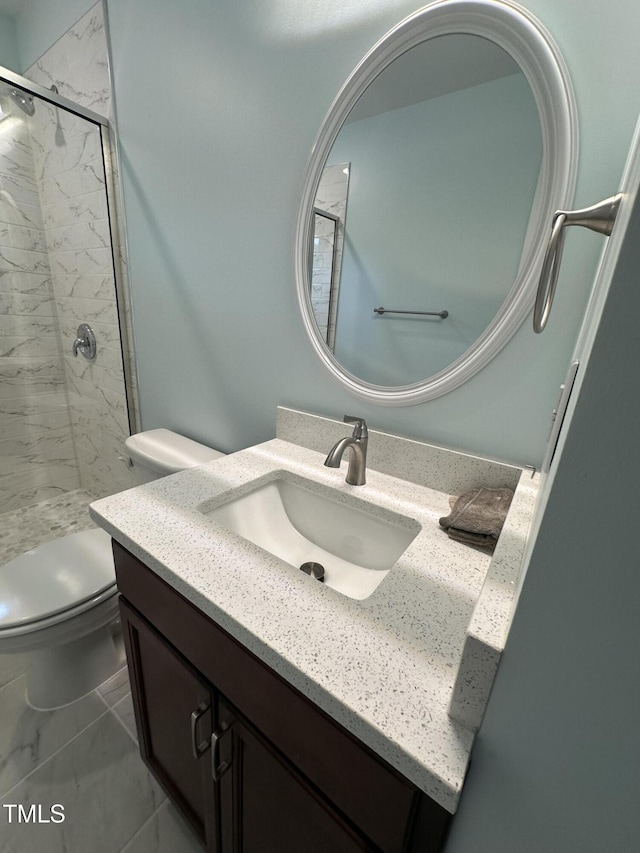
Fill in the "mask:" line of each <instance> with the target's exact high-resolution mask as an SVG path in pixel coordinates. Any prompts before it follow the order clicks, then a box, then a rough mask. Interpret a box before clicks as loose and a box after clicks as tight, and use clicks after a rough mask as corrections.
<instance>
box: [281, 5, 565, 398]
mask: <svg viewBox="0 0 640 853" xmlns="http://www.w3.org/2000/svg"><path fill="white" fill-rule="evenodd" d="M576 128H577V121H576V112H575V102H574V98H573V92H572V88H571V83H570V80H569V76H568V73H567V71H566V68H565V66H564V63H563V60H562V58H561V56H560V54H559V52H558V50H557V48H556V46H555V45H554V43H553V41H552V40H551V37H550V36H549V35H548V33H546V31H545V30H544V29H543V28H542V26H541V25H540V24H539V22H537V21H536V20H535V19H534V18H533V17H532V16H530V15H529V14H528V13H527V12H526V11H525V10H524V9H522V8H521V7H517V6H513V5H511V4H509V3H505V2H495V0H468V2H466V0H445V2H439V3H434V4H432V5H430V6H427V7H426V8H424V9H422V10H420V11H419V12H417V13H416V14H414V15H412V16H411V17H409V18H407V19H406V20H404V21H403V22H402V23H400V24H399V25H398V26H397V27H395V28H394V29H393V30H391V31H390V32H389V33H388V34H387V35H386V36H385V37H384V38H383V39H381V41H380V42H378V44H376V45H375V47H374V48H373V49H372V50H371V51H370V52H369V53H368V54H367V55H366V56H365V57H364V59H363V60H362V62H360V64H359V65H358V66H357V68H356V69H355V71H354V72H353V73H352V74H351V76H350V77H349V79H348V80H347V82H346V83H345V85H344V86H343V88H342V89H341V91H340V92H339V94H338V96H337V98H336V99H335V101H334V103H333V104H332V106H331V109H330V110H329V113H328V114H327V116H326V118H325V120H324V122H323V125H322V127H321V129H320V132H319V134H318V137H317V139H316V142H315V144H314V147H313V150H312V154H311V158H310V161H309V164H308V167H307V173H306V179H305V186H304V192H303V197H302V201H301V205H300V210H299V215H298V225H297V233H296V259H295V261H296V286H297V292H298V300H299V304H300V308H301V312H302V318H303V322H304V326H305V330H306V332H307V334H308V335H309V338H310V341H311V343H312V345H313V347H314V350H315V351H316V353H317V355H318V356H319V357H320V359H321V361H322V364H323V365H324V367H325V368H326V369H327V370H328V371H329V372H330V373H331V375H332V376H334V378H336V379H337V380H339V381H340V382H341V383H342V385H343V386H344V387H346V388H347V390H349V391H351V392H352V393H353V394H355V395H356V396H359V397H362V398H364V399H367V400H369V401H373V402H377V403H380V404H383V405H407V404H411V403H419V402H422V401H424V400H428V399H432V398H434V397H437V396H440V395H441V394H444V393H447V392H448V391H451V390H453V389H454V388H456V387H458V386H459V385H460V384H462V383H463V382H465V381H466V380H467V379H469V378H470V377H471V376H473V375H474V374H475V373H476V372H477V371H478V370H480V369H481V368H482V367H484V366H485V365H486V364H487V362H488V361H489V360H490V359H491V358H493V357H494V356H495V355H496V354H497V352H498V351H499V350H500V349H501V348H502V347H503V346H504V345H505V344H506V342H507V341H508V340H509V338H510V337H511V336H512V335H513V334H514V332H515V331H516V329H517V328H518V327H519V325H520V324H521V323H522V321H523V320H524V318H525V317H526V315H527V314H528V312H529V311H530V310H531V308H532V306H533V301H534V298H535V289H536V284H537V277H538V275H539V272H540V267H541V264H542V258H543V255H544V250H545V247H546V240H547V237H548V232H549V227H550V222H551V218H552V215H553V213H554V211H555V210H556V209H558V208H564V207H567V206H568V205H570V202H571V199H572V195H573V189H574V184H575V173H576V163H577V136H576V134H577V130H576Z"/></svg>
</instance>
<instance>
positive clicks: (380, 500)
mask: <svg viewBox="0 0 640 853" xmlns="http://www.w3.org/2000/svg"><path fill="white" fill-rule="evenodd" d="M349 432H350V430H349V428H348V427H345V425H344V424H342V423H341V422H339V421H335V420H333V419H330V418H323V417H319V416H315V415H308V414H305V413H301V412H296V411H293V410H289V409H279V410H278V425H277V435H278V438H276V439H274V440H272V441H269V442H266V443H264V444H261V445H257V446H256V447H252V448H248V449H247V450H243V451H240V452H238V453H235V454H232V455H231V456H227V457H223V458H221V459H219V460H216V461H215V462H212V463H209V464H207V465H203V466H201V467H199V468H195V469H191V470H189V471H184V472H182V473H179V474H176V475H173V476H171V477H166V478H164V479H162V480H158V481H156V482H152V483H148V484H146V485H144V486H141V487H139V488H136V489H132V490H129V491H127V492H123V493H121V494H118V495H114V496H112V497H109V498H104V499H102V500H100V501H97V502H95V503H94V504H92V507H91V512H92V515H93V517H94V519H95V520H96V521H98V523H100V524H101V525H102V526H103V527H104V528H105V529H106V530H107V531H108V532H109V533H111V535H112V537H113V538H114V540H115V541H114V553H115V558H116V571H117V579H118V585H119V589H120V592H121V595H122V599H121V608H122V616H123V623H124V627H125V639H126V644H127V656H128V661H129V667H130V675H131V680H132V689H133V696H134V707H135V713H136V721H137V726H138V733H139V741H140V748H141V752H142V755H143V758H144V760H145V761H146V762H147V764H148V766H149V767H150V769H151V770H152V772H153V773H154V774H155V776H156V778H157V779H158V780H159V782H160V783H161V784H162V785H163V787H164V789H165V790H166V791H167V793H168V795H169V796H170V797H171V798H172V799H173V801H174V802H175V803H176V804H177V805H178V806H179V807H180V808H181V810H182V812H183V813H184V814H185V816H186V817H187V818H188V819H189V820H190V822H191V823H192V825H193V826H194V828H195V829H196V831H197V832H198V833H199V835H200V837H201V838H202V839H203V841H204V842H205V845H206V848H207V849H208V850H216V851H222V852H223V853H225V851H227V850H243V851H247V853H248V852H249V851H256V853H258V851H264V850H267V849H273V850H276V849H277V850H278V851H279V853H286V851H289V850H291V851H293V850H296V851H298V850H301V849H304V850H305V851H315V850H317V851H319V853H320V851H327V850H331V851H334V850H335V851H342V850H344V851H350V850H384V851H412V850H419V851H421V853H426V851H437V850H441V849H442V848H443V845H444V839H445V835H446V831H447V827H448V825H449V822H450V820H451V817H452V815H453V814H454V812H455V810H456V807H457V803H458V800H459V797H460V792H461V790H462V785H463V782H464V776H465V773H466V770H467V766H468V762H469V757H470V753H471V748H472V745H473V739H474V732H475V730H476V729H477V727H478V725H479V723H480V721H481V719H482V713H483V712H484V707H485V706H486V701H487V698H488V694H489V691H490V688H491V683H492V680H493V676H494V674H495V669H496V667H497V663H498V660H499V657H500V652H501V650H502V647H503V645H504V641H505V639H506V633H507V630H508V625H509V622H510V619H511V614H512V609H513V604H514V598H515V586H516V581H517V577H518V572H519V569H520V565H521V561H522V555H523V551H524V544H525V541H526V535H527V530H528V525H529V521H530V518H531V511H532V508H533V501H534V498H535V492H536V481H535V479H534V480H532V479H531V476H530V473H529V472H523V471H521V470H520V469H518V468H514V467H512V466H508V465H503V464H501V463H498V462H493V461H491V460H486V459H481V458H478V457H473V456H469V455H466V454H461V453H456V452H453V451H449V450H447V449H445V448H439V447H434V446H431V445H426V444H423V443H421V442H415V441H411V440H409V439H404V438H400V437H398V436H392V435H387V434H384V433H379V432H376V431H374V430H370V439H369V441H370V444H369V469H368V471H367V483H366V485H364V486H351V485H348V484H346V483H345V469H346V466H343V467H342V469H341V470H330V469H327V468H325V467H324V466H323V461H324V457H325V456H326V453H327V451H328V449H329V448H330V447H331V446H332V444H334V443H335V441H336V440H337V439H339V438H340V437H341V436H344V435H345V433H349ZM391 472H393V474H394V475H395V476H392V475H391ZM283 482H284V483H285V484H287V483H288V484H294V485H295V486H296V488H298V487H299V488H300V489H301V490H302V491H301V492H299V493H297V495H298V497H297V498H296V500H299V499H300V497H301V495H302V492H308V493H309V495H311V497H312V498H313V499H314V500H315V499H316V498H322V499H327V501H328V502H329V504H330V506H329V509H328V512H329V513H330V514H331V513H332V512H333V513H334V515H333V518H336V519H339V517H340V516H341V515H342V514H343V513H344V514H345V515H346V516H348V514H349V513H353V512H356V513H359V514H360V515H363V516H365V517H366V523H367V524H369V525H373V527H372V529H373V530H374V532H375V528H376V526H377V525H382V527H383V530H385V529H387V528H386V527H385V525H386V526H388V529H389V531H391V530H392V528H393V527H394V526H395V527H399V528H401V529H402V530H404V531H405V532H406V531H407V530H409V531H410V533H411V535H410V536H409V543H408V544H406V542H405V543H404V544H402V545H401V549H402V548H403V549H404V550H401V553H400V554H399V556H395V557H391V558H390V559H392V560H393V561H394V562H393V563H392V564H391V566H390V568H388V569H385V568H384V566H382V568H380V567H378V568H374V569H372V570H371V571H373V572H380V571H382V572H384V574H383V580H382V582H381V583H379V585H377V586H376V588H375V589H374V590H373V592H367V593H365V594H361V593H359V592H358V591H357V590H356V591H355V592H347V593H344V592H340V591H338V589H337V588H332V587H331V586H329V585H328V584H322V583H319V582H318V581H317V580H315V579H314V578H313V577H310V576H309V575H306V574H304V573H303V572H300V571H299V570H298V569H297V568H296V567H294V566H293V565H290V564H289V563H288V562H286V558H285V559H283V558H282V557H281V556H278V555H277V554H275V553H273V552H272V550H270V548H271V546H268V547H267V546H262V547H260V546H259V545H256V544H255V543H254V542H253V541H250V538H246V537H245V535H243V534H242V533H238V532H237V530H238V529H239V528H236V527H233V524H232V522H230V521H229V513H228V514H227V515H224V512H226V509H228V508H229V507H235V509H234V511H233V512H231V513H230V515H233V514H234V513H235V514H236V515H240V516H241V517H242V516H244V515H246V514H247V510H246V507H247V506H251V505H250V504H247V503H245V499H246V498H252V496H254V495H255V494H257V493H259V492H260V490H261V489H264V488H265V486H268V487H272V486H274V485H275V484H277V483H283ZM478 485H484V486H488V487H497V486H508V487H510V488H514V489H515V497H514V500H513V502H512V505H511V509H510V511H509V514H508V516H507V521H506V523H505V526H504V528H503V532H502V535H501V537H500V540H499V542H498V545H497V547H496V550H495V552H494V554H493V555H490V554H488V553H484V552H481V551H479V550H477V549H474V548H469V547H467V546H465V545H462V544H461V543H459V542H454V541H452V540H450V539H449V538H448V537H447V535H446V533H445V532H444V531H443V530H442V529H441V528H440V526H439V524H438V519H439V518H440V517H441V516H443V515H447V514H448V513H449V497H450V496H451V495H459V494H461V493H462V492H463V491H465V490H467V489H469V488H474V487H476V486H478ZM225 508H226V509H225ZM221 511H222V514H220V513H221ZM349 524H356V522H349ZM229 525H231V526H229ZM354 529H355V528H354ZM355 538H357V537H355ZM340 541H341V543H346V544H344V549H345V550H344V551H341V553H342V556H343V557H345V560H346V561H347V562H348V561H349V559H350V555H349V553H348V549H349V547H352V546H353V543H352V542H349V537H348V536H342V537H341V539H340ZM340 548H343V544H341V545H340ZM378 550H380V549H379V548H376V551H378ZM365 562H366V560H365Z"/></svg>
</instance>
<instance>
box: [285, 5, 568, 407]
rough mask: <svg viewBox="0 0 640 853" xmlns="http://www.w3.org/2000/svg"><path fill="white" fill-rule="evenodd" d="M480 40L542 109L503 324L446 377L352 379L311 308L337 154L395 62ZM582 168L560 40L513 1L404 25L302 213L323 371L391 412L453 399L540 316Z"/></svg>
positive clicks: (331, 134) (358, 74) (325, 138)
mask: <svg viewBox="0 0 640 853" xmlns="http://www.w3.org/2000/svg"><path fill="white" fill-rule="evenodd" d="M456 33H465V34H471V35H477V36H481V37H483V38H486V39H488V40H489V41H492V42H494V44H497V45H498V46H499V47H501V48H502V49H503V50H505V51H507V53H509V54H510V55H511V56H512V57H513V59H514V60H515V61H516V62H517V63H518V65H519V66H520V68H521V70H522V72H523V73H524V75H525V77H526V79H527V81H528V83H529V85H530V87H531V90H532V92H533V96H534V98H535V102H536V105H537V108H538V113H539V116H540V125H541V130H542V150H543V156H542V164H541V167H540V176H539V179H538V186H537V189H536V194H535V198H534V201H533V205H532V210H531V217H530V220H529V226H528V230H527V236H526V239H525V242H524V247H523V251H522V257H521V261H520V267H519V272H518V275H517V277H516V280H515V282H514V284H513V286H512V288H511V290H510V291H509V293H508V295H507V297H506V299H505V301H504V302H503V304H502V306H501V308H500V310H499V311H498V313H497V315H496V316H495V318H494V319H493V321H492V322H491V324H490V325H489V326H488V327H487V329H486V330H485V331H484V332H483V334H482V335H480V337H479V338H478V339H477V340H476V341H475V343H474V344H473V345H472V346H471V347H470V348H469V349H468V350H466V352H464V353H463V354H462V355H461V356H460V357H459V358H457V359H456V360H455V361H453V362H452V363H451V364H450V365H449V366H448V367H446V368H445V369H444V370H441V371H439V372H438V373H435V374H433V375H432V376H429V377H427V378H426V379H425V380H424V381H421V382H416V383H414V384H411V385H401V386H396V387H385V386H381V385H373V384H370V383H368V382H364V381H362V380H360V379H358V377H356V376H354V375H353V374H351V373H349V371H347V370H346V369H345V368H344V367H343V366H342V365H341V364H340V363H339V362H338V361H337V359H336V358H335V356H334V355H333V353H332V352H331V351H330V350H329V348H328V347H327V345H326V343H325V342H324V341H323V339H322V337H321V336H320V333H319V331H318V327H317V325H316V322H315V319H314V316H313V310H312V307H311V296H310V288H309V275H310V269H309V255H308V246H309V240H310V239H311V236H312V216H311V211H312V209H313V204H314V200H315V197H316V192H317V189H318V184H319V182H320V178H321V176H322V171H323V169H324V166H325V162H326V159H327V157H328V155H329V152H330V150H331V147H332V145H333V143H334V142H335V139H336V137H337V135H338V133H339V131H340V129H341V127H342V125H343V123H344V121H345V119H346V117H347V115H348V113H349V112H350V110H351V109H352V107H353V106H354V104H355V103H356V101H357V100H358V98H359V97H360V96H361V95H362V93H363V92H364V90H365V89H366V88H367V86H369V84H370V83H371V82H372V81H373V80H374V79H375V78H376V77H377V76H378V74H380V73H381V72H382V71H383V70H384V69H385V68H386V67H387V66H388V65H389V64H390V63H391V62H393V60H394V59H397V58H398V57H399V56H400V55H401V54H403V53H405V52H406V51H407V50H410V49H411V48H412V47H415V46H416V45H418V44H420V43H422V42H425V41H428V40H430V39H432V38H437V37H438V36H443V35H451V34H456ZM577 163H578V120H577V111H576V105H575V97H574V94H573V87H572V85H571V79H570V77H569V72H568V70H567V67H566V64H565V62H564V59H563V57H562V55H561V53H560V51H559V50H558V48H557V46H556V45H555V43H554V41H553V39H552V38H551V35H550V34H549V33H548V32H547V30H546V29H545V28H544V27H543V26H542V24H541V23H540V22H539V21H538V20H537V19H536V18H534V16H533V15H531V14H530V13H529V12H528V11H527V10H526V9H524V8H522V7H521V6H519V5H517V4H515V3H512V2H508V0H441V2H436V3H432V4H430V5H428V6H426V7H424V8H423V9H420V10H419V11H418V12H416V13H414V14H413V15H410V16H409V17H408V18H405V20H404V21H401V23H399V24H398V25H397V26H396V27H394V28H393V29H392V30H390V31H389V32H388V33H387V34H386V35H385V36H384V37H383V38H382V39H380V41H379V42H378V43H377V44H376V45H374V47H373V48H372V49H371V50H370V51H369V52H368V53H367V54H366V56H365V57H364V59H363V60H362V61H361V62H360V63H359V64H358V66H357V67H356V68H355V70H354V71H353V73H352V74H351V75H350V76H349V78H348V79H347V81H346V83H345V84H344V86H343V87H342V89H341V90H340V92H339V93H338V95H337V97H336V98H335V100H334V102H333V104H332V105H331V107H330V109H329V112H328V113H327V115H326V117H325V119H324V121H323V123H322V126H321V128H320V131H319V133H318V135H317V137H316V140H315V142H314V145H313V148H312V151H311V156H310V158H309V161H308V163H307V168H306V172H305V180H304V191H303V194H302V199H301V202H300V207H299V211H298V219H297V226H296V242H295V278H296V288H297V295H298V304H299V306H300V311H301V315H302V321H303V324H304V329H305V331H306V333H307V335H308V337H309V340H310V341H311V345H312V346H313V349H314V350H315V352H316V354H317V355H318V357H319V358H320V361H321V363H322V365H323V366H324V367H325V369H326V370H327V371H328V372H329V373H330V374H331V376H333V377H334V379H336V380H337V381H338V382H339V383H340V384H341V385H342V386H343V387H344V388H345V389H346V390H347V391H349V392H351V393H352V394H354V395H355V396H356V397H359V398H361V399H364V400H367V401H369V402H372V403H377V404H379V405H383V406H407V405H412V404H414V403H422V402H424V401H426V400H431V399H434V398H435V397H439V396H441V395H442V394H447V393H448V392H449V391H452V390H453V389H454V388H457V387H458V386H459V385H462V383H463V382H466V381H467V380H468V379H469V378H470V377H472V376H473V375H474V374H476V373H477V372H478V371H479V370H481V369H482V368H483V367H484V366H485V365H486V364H487V363H488V362H489V361H491V359H492V358H494V356H495V355H497V353H498V352H499V351H500V350H501V349H502V348H503V347H504V346H505V344H506V343H507V341H509V339H510V338H511V337H512V336H513V335H514V333H515V332H516V331H517V329H518V328H519V326H520V325H521V324H522V322H523V321H524V319H525V318H526V316H527V315H528V314H529V312H530V311H531V309H532V308H533V303H534V300H535V293H536V288H537V283H538V278H539V276H540V270H541V267H542V262H543V257H544V253H545V249H546V244H547V240H548V236H549V230H550V227H551V221H552V216H553V213H554V212H555V211H556V210H558V209H560V208H562V209H568V208H569V207H571V203H572V200H573V193H574V189H575V181H576V171H577Z"/></svg>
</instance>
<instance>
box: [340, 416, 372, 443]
mask: <svg viewBox="0 0 640 853" xmlns="http://www.w3.org/2000/svg"><path fill="white" fill-rule="evenodd" d="M343 420H344V422H345V424H355V427H354V428H353V437H354V438H355V439H364V438H368V437H369V433H368V432H367V422H366V421H365V419H364V418H355V417H353V415H345V416H344V418H343Z"/></svg>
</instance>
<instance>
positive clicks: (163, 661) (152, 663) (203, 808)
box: [120, 598, 220, 853]
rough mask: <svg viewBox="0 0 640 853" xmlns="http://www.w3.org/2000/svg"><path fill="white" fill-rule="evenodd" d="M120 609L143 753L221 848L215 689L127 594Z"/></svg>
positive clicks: (211, 843)
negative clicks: (214, 765) (213, 740)
mask: <svg viewBox="0 0 640 853" xmlns="http://www.w3.org/2000/svg"><path fill="white" fill-rule="evenodd" d="M120 611H121V614H122V620H123V627H124V637H125V644H126V647H127V660H128V662H129V673H130V677H131V686H132V698H133V705H134V711H135V716H136V725H137V729H138V739H139V742H140V752H141V754H142V758H143V759H144V761H145V763H146V764H147V765H148V767H149V768H150V770H151V771H152V773H153V774H154V776H155V777H156V779H157V780H158V781H159V782H160V784H161V785H162V787H163V788H164V789H165V791H166V792H167V794H168V795H169V797H170V798H171V799H172V800H173V802H174V803H175V804H176V805H177V806H178V807H179V808H180V810H181V811H182V813H183V814H184V816H185V817H186V818H187V820H188V821H189V823H190V824H191V825H192V826H193V828H194V829H195V831H196V833H197V834H198V836H199V837H200V839H201V840H202V841H203V842H204V843H205V846H206V849H207V850H210V851H214V852H215V853H219V850H220V847H219V829H218V820H217V813H218V808H219V803H218V800H217V797H218V792H217V790H216V787H215V785H214V781H213V779H212V774H211V762H210V749H211V748H210V735H211V731H212V728H213V727H214V726H215V724H216V719H215V713H216V710H215V695H214V691H213V690H212V688H211V686H210V685H209V684H208V683H207V682H206V681H205V680H204V679H203V678H202V677H201V676H200V675H199V673H197V672H196V670H194V669H193V668H192V667H191V666H190V665H189V664H188V663H187V661H186V660H185V659H184V658H183V657H182V655H180V654H179V653H178V652H176V651H175V649H174V648H173V647H172V646H170V645H169V644H168V643H167V642H166V641H165V640H164V639H163V638H162V637H161V636H160V634H158V633H157V632H156V631H154V630H153V629H152V628H151V626H149V624H148V623H147V622H146V621H145V620H143V619H142V618H141V617H140V616H139V614H138V613H137V612H136V611H134V610H132V609H131V608H130V607H129V606H128V605H127V603H126V602H125V601H124V600H123V599H122V598H121V599H120Z"/></svg>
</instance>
